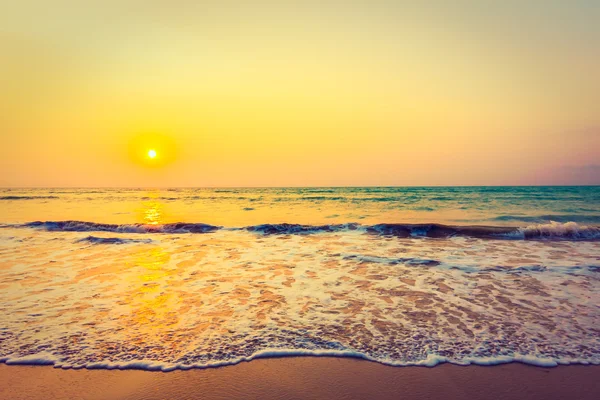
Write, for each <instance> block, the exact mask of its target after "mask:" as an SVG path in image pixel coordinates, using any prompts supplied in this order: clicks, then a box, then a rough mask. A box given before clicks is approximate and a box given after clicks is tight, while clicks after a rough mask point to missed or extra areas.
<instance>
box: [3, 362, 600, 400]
mask: <svg viewBox="0 0 600 400" xmlns="http://www.w3.org/2000/svg"><path fill="white" fill-rule="evenodd" d="M598 379H600V366H597V365H559V366H557V367H551V368H547V367H540V366H532V365H527V364H523V363H520V362H512V363H507V364H500V365H493V366H479V365H469V366H459V365H454V364H450V363H444V364H441V365H438V366H436V367H433V368H432V367H425V366H408V367H393V366H387V365H383V364H379V363H376V362H371V361H367V360H361V359H355V358H339V357H327V356H320V357H311V356H295V357H277V358H259V359H255V360H252V361H247V362H241V363H239V364H236V365H230V366H223V367H216V368H205V369H198V368H194V369H190V370H186V371H182V370H175V371H171V372H160V371H144V370H133V369H128V370H107V369H85V368H84V369H77V370H75V369H66V370H65V369H61V368H55V367H52V366H41V365H26V366H25V365H6V364H0V398H10V399H15V400H16V399H126V400H136V399H164V398H170V399H184V398H189V399H195V398H202V399H226V398H244V399H279V398H293V399H305V398H306V399H321V398H323V399H325V398H330V399H366V398H378V399H398V398H402V399H429V398H431V399H434V398H444V399H461V398H469V399H520V398H528V399H562V398H576V399H581V400H587V399H596V398H600V386H599V385H597V380H598Z"/></svg>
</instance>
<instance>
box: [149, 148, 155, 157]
mask: <svg viewBox="0 0 600 400" xmlns="http://www.w3.org/2000/svg"><path fill="white" fill-rule="evenodd" d="M156 155H157V154H156V150H154V149H150V150H148V157H150V158H156Z"/></svg>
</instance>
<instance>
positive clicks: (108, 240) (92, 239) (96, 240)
mask: <svg viewBox="0 0 600 400" xmlns="http://www.w3.org/2000/svg"><path fill="white" fill-rule="evenodd" d="M78 242H89V243H92V244H126V243H152V239H130V238H115V237H97V236H87V237H84V238H83V239H79V240H78Z"/></svg>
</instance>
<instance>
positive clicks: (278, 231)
mask: <svg viewBox="0 0 600 400" xmlns="http://www.w3.org/2000/svg"><path fill="white" fill-rule="evenodd" d="M2 227H4V228H6V227H15V225H4V226H2ZM16 227H27V228H39V229H44V230H47V231H64V232H116V233H164V234H169V233H210V232H214V231H217V230H230V231H240V230H243V231H248V232H254V233H259V234H263V235H297V234H317V233H327V232H350V231H357V232H363V233H367V234H371V235H381V236H394V237H399V238H437V239H443V238H450V237H471V238H479V239H504V240H519V239H520V240H588V241H589V240H600V227H597V226H585V225H579V224H577V223H576V222H565V223H560V222H549V223H546V224H536V225H529V226H527V227H521V228H519V227H506V226H453V225H443V224H437V223H432V224H377V225H368V226H365V225H360V224H358V223H347V224H326V225H302V224H288V223H282V224H260V225H252V226H246V227H242V228H224V227H221V226H215V225H209V224H203V223H185V222H178V223H171V224H157V225H149V224H123V225H117V224H101V223H95V222H84V221H35V222H29V223H26V224H23V225H16Z"/></svg>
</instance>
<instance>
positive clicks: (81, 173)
mask: <svg viewBox="0 0 600 400" xmlns="http://www.w3.org/2000/svg"><path fill="white" fill-rule="evenodd" d="M598 21H600V2H598V1H591V0H590V1H583V0H571V1H553V0H547V1H470V2H469V1H453V2H450V1H437V2H436V1H428V2H425V1H414V2H408V1H406V2H402V1H351V0H349V1H337V2H334V1H319V2H316V1H314V2H312V1H304V2H300V1H298V2H291V1H290V2H287V1H256V2H250V1H241V0H240V1H183V0H170V1H166V0H165V1H162V0H155V1H133V0H131V1H126V0H120V1H113V0H104V1H95V0H94V1H92V0H90V1H66V0H63V1H60V0H58V1H46V0H39V1H31V0H21V1H18V2H17V1H15V2H9V1H6V2H2V3H1V4H0V93H1V94H0V186H312V185H318V186H328V185H336V186H337V185H340V186H345V185H353V186H354V185H356V186H359V185H503V184H600V161H599V160H600V78H599V75H598V71H600V24H599V23H598ZM150 149H155V150H156V151H157V157H156V158H155V159H150V158H148V157H147V152H148V150H150Z"/></svg>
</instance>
